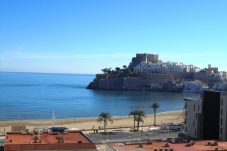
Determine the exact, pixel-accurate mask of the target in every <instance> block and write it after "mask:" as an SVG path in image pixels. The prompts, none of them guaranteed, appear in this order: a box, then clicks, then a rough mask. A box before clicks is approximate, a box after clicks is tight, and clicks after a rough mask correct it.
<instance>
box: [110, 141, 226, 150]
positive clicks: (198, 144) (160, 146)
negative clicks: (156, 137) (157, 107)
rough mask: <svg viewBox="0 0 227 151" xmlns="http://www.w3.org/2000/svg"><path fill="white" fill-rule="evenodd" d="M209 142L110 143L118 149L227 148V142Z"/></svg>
mask: <svg viewBox="0 0 227 151" xmlns="http://www.w3.org/2000/svg"><path fill="white" fill-rule="evenodd" d="M208 142H213V141H205V140H202V141H195V143H194V145H191V146H189V147H187V146H186V144H188V143H176V144H172V143H169V142H166V141H159V142H152V144H142V147H141V146H139V143H138V144H128V145H127V144H123V143H115V144H109V145H110V146H111V147H113V148H114V149H116V150H118V151H128V150H140V148H141V150H145V151H150V150H154V149H158V150H159V149H163V150H164V149H173V150H174V151H208V150H215V149H216V148H217V149H218V150H227V142H217V143H218V145H217V146H209V145H208ZM167 143H168V145H169V146H168V147H165V145H166V144H167Z"/></svg>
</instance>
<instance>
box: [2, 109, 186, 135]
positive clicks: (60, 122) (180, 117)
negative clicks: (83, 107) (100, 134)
mask: <svg viewBox="0 0 227 151" xmlns="http://www.w3.org/2000/svg"><path fill="white" fill-rule="evenodd" d="M112 119H113V121H114V122H113V123H112V124H110V123H108V125H107V127H108V128H123V127H133V118H132V117H128V116H118V117H112ZM183 122H184V112H183V111H182V110H179V111H168V112H161V113H158V114H157V124H164V123H183ZM152 124H153V114H149V115H146V117H145V118H144V123H143V126H149V125H152ZM19 125H26V126H27V127H28V128H29V127H51V126H53V120H52V119H50V120H15V121H0V131H1V130H2V129H3V128H6V129H7V127H10V126H19ZM54 126H64V127H68V128H74V129H80V130H83V129H85V130H89V129H92V128H93V126H94V128H95V129H98V128H99V127H101V128H102V127H103V123H101V124H100V123H97V121H96V118H75V119H56V120H55V121H54Z"/></svg>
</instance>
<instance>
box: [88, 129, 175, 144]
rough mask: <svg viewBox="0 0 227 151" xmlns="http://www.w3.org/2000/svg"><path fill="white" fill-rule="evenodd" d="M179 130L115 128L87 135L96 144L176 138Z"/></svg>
mask: <svg viewBox="0 0 227 151" xmlns="http://www.w3.org/2000/svg"><path fill="white" fill-rule="evenodd" d="M178 133H179V131H167V130H152V131H146V132H142V131H138V132H129V131H128V132H127V131H120V130H115V131H111V132H109V133H108V135H105V134H101V133H98V134H93V133H87V136H88V137H89V138H90V139H91V140H92V141H93V142H94V143H96V144H99V143H107V142H130V141H143V140H148V139H149V140H155V139H166V138H176V137H177V136H178Z"/></svg>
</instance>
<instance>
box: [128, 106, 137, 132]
mask: <svg viewBox="0 0 227 151" xmlns="http://www.w3.org/2000/svg"><path fill="white" fill-rule="evenodd" d="M137 115H138V113H137V110H135V111H132V112H130V113H129V115H128V116H133V130H134V131H136V119H137Z"/></svg>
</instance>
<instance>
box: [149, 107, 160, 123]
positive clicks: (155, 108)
mask: <svg viewBox="0 0 227 151" xmlns="http://www.w3.org/2000/svg"><path fill="white" fill-rule="evenodd" d="M159 107H160V105H159V104H158V103H153V104H152V105H151V108H152V109H153V111H154V126H156V110H157V109H158V108H159Z"/></svg>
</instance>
